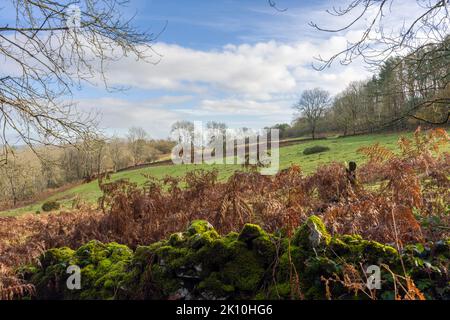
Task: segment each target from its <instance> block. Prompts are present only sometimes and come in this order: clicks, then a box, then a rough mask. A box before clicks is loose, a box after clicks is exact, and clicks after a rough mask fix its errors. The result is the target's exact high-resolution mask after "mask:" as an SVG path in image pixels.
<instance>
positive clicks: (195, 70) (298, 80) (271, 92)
mask: <svg viewBox="0 0 450 320" xmlns="http://www.w3.org/2000/svg"><path fill="white" fill-rule="evenodd" d="M276 2H277V5H278V7H279V8H282V9H286V10H285V11H283V12H280V11H277V10H275V9H273V8H271V7H270V6H269V4H268V1H267V0H245V1H243V0H220V1H219V0H215V1H211V0H210V1H207V0H178V1H175V0H150V1H149V0H130V3H129V4H128V7H127V8H126V10H125V11H124V13H123V15H124V18H127V17H131V16H133V15H135V20H134V23H135V24H136V25H137V26H138V27H139V28H141V29H144V30H150V31H151V32H154V33H160V32H161V30H162V29H164V27H165V26H166V27H165V29H164V31H163V32H162V33H161V34H160V35H159V37H158V39H157V41H156V42H155V43H153V51H154V52H153V57H152V58H151V59H150V60H151V62H153V63H145V62H137V61H135V60H133V59H131V58H130V59H123V60H121V61H119V62H115V63H113V64H110V65H109V66H108V72H107V75H106V76H107V78H108V81H109V85H111V86H121V87H127V90H126V91H119V92H109V91H107V90H105V88H104V87H102V86H95V87H94V86H90V85H85V86H83V87H82V88H81V89H80V90H78V91H75V92H74V100H75V101H76V102H77V103H78V105H79V109H80V110H88V111H92V110H96V111H97V112H98V113H100V114H101V119H102V121H101V125H102V127H103V129H104V130H105V131H106V132H108V133H109V134H118V135H124V134H125V133H126V131H127V129H128V128H129V127H131V126H141V127H143V128H144V129H146V130H147V131H148V132H149V134H150V135H151V136H152V137H153V138H164V137H167V136H168V135H169V131H170V126H171V125H172V124H173V123H174V122H175V121H177V120H190V121H194V120H200V121H204V122H206V121H209V120H215V121H222V122H225V123H227V124H228V125H229V127H243V126H245V127H250V128H255V129H256V128H262V127H265V126H271V125H274V124H276V123H281V122H288V123H290V122H291V121H292V120H293V110H292V105H293V104H294V102H295V101H296V100H297V99H298V97H299V96H300V94H301V92H302V91H303V90H305V89H311V88H314V87H321V88H324V89H326V90H329V91H330V92H331V93H332V94H336V93H338V92H339V91H340V90H342V89H344V87H345V86H346V85H347V84H348V83H349V82H351V81H354V80H362V79H365V78H367V77H369V76H370V72H369V71H368V70H367V69H366V68H365V67H364V65H363V64H362V63H361V62H359V61H355V62H354V63H352V64H351V65H349V66H341V65H339V64H338V63H336V64H334V65H333V66H332V67H331V68H328V69H326V70H324V71H321V72H319V71H316V70H314V69H313V67H312V64H313V63H315V62H317V61H315V60H314V57H317V56H318V55H321V56H324V57H328V56H330V55H331V54H333V53H336V52H337V51H339V50H342V49H343V48H345V46H346V42H347V40H352V39H356V38H357V37H358V34H359V33H360V32H361V30H362V26H363V25H361V26H360V29H358V26H356V28H353V29H352V30H351V31H350V32H345V33H321V32H318V31H316V30H314V29H313V28H312V27H310V26H309V25H308V23H309V22H310V21H313V22H317V23H319V24H321V25H323V26H326V27H337V26H342V24H343V23H344V21H342V20H339V19H336V18H335V17H332V16H330V15H329V14H327V13H326V9H331V8H332V7H333V6H344V5H345V3H343V1H332V0H324V1H306V0H277V1H276ZM344 2H348V1H344ZM398 3H400V5H403V6H407V5H408V3H411V1H410V0H404V1H399V2H398ZM396 12H398V13H400V16H398V15H396V16H394V19H396V21H397V23H401V21H402V19H403V18H402V17H401V14H402V12H403V13H405V12H408V13H410V12H411V9H410V8H409V9H408V10H396ZM166 24H167V25H166ZM362 24H364V21H363V22H362Z"/></svg>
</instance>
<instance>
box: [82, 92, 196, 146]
mask: <svg viewBox="0 0 450 320" xmlns="http://www.w3.org/2000/svg"><path fill="white" fill-rule="evenodd" d="M190 99H191V97H190V96H163V97H160V98H155V99H147V100H140V101H129V100H124V99H114V98H98V99H82V100H78V108H79V110H81V111H92V110H96V111H98V113H99V114H100V119H99V120H100V127H101V129H103V130H106V131H107V132H108V133H109V134H112V133H114V134H118V135H124V134H125V133H126V132H127V130H128V129H129V128H130V127H132V126H139V127H142V128H144V129H145V130H146V131H147V132H148V133H149V134H150V136H151V137H152V138H165V137H167V136H168V134H169V128H170V127H171V125H172V124H173V123H174V122H175V121H177V120H180V119H182V116H180V114H179V113H177V112H174V111H171V110H168V109H167V108H164V107H166V106H168V105H173V104H177V103H182V102H186V101H189V100H190Z"/></svg>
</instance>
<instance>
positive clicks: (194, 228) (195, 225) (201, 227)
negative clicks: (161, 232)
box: [186, 220, 214, 236]
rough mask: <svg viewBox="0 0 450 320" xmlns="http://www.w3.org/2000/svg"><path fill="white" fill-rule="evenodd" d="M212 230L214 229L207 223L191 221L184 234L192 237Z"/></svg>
mask: <svg viewBox="0 0 450 320" xmlns="http://www.w3.org/2000/svg"><path fill="white" fill-rule="evenodd" d="M213 229H214V227H213V226H212V225H211V224H210V223H209V222H208V221H205V220H195V221H192V223H191V224H190V225H189V227H188V229H187V230H186V233H187V234H188V235H189V236H192V235H194V234H196V233H204V232H206V231H209V230H213Z"/></svg>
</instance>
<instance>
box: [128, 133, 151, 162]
mask: <svg viewBox="0 0 450 320" xmlns="http://www.w3.org/2000/svg"><path fill="white" fill-rule="evenodd" d="M127 138H128V147H129V149H130V152H131V155H132V156H133V159H134V165H135V166H136V165H138V164H139V163H141V162H142V161H144V160H145V152H146V144H147V138H148V134H147V132H145V130H144V129H142V128H140V127H132V128H130V129H129V130H128V135H127Z"/></svg>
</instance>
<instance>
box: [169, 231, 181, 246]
mask: <svg viewBox="0 0 450 320" xmlns="http://www.w3.org/2000/svg"><path fill="white" fill-rule="evenodd" d="M184 240H185V237H184V235H183V233H182V232H178V233H174V234H172V235H171V236H170V237H169V245H171V246H178V245H181V244H182V243H183V242H184Z"/></svg>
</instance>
